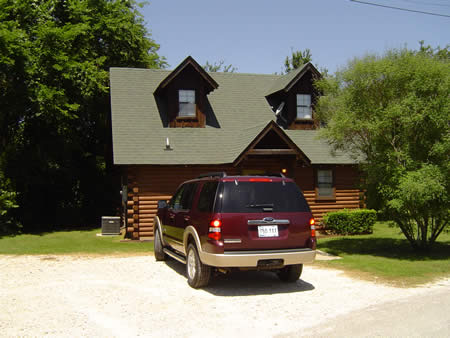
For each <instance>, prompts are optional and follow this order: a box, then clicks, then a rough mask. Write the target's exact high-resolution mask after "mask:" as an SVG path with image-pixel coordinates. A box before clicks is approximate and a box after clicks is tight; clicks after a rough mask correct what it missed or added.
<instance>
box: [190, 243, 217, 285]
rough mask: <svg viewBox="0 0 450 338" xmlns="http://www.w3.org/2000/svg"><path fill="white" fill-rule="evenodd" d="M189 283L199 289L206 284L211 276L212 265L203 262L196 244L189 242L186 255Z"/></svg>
mask: <svg viewBox="0 0 450 338" xmlns="http://www.w3.org/2000/svg"><path fill="white" fill-rule="evenodd" d="M186 274H187V278H188V284H189V285H190V286H192V287H193V288H195V289H197V288H200V287H202V286H206V285H208V283H209V280H210V278H211V267H210V266H208V265H205V264H203V263H202V262H201V261H200V257H199V256H198V252H197V249H196V248H195V245H194V244H192V243H191V244H189V245H188V249H187V257H186Z"/></svg>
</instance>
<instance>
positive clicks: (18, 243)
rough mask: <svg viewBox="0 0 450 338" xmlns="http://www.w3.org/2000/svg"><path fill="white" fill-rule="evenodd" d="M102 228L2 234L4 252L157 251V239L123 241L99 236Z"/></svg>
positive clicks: (39, 253) (0, 244)
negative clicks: (15, 234)
mask: <svg viewBox="0 0 450 338" xmlns="http://www.w3.org/2000/svg"><path fill="white" fill-rule="evenodd" d="M98 233H101V229H100V228H99V229H94V230H82V231H75V230H74V231H55V232H50V233H43V234H39V235H28V234H26V235H18V236H5V237H0V254H6V255H44V254H100V255H101V254H137V253H143V254H145V253H148V252H151V251H153V242H132V243H131V242H128V243H124V242H120V240H122V239H123V236H101V237H100V236H97V234H98Z"/></svg>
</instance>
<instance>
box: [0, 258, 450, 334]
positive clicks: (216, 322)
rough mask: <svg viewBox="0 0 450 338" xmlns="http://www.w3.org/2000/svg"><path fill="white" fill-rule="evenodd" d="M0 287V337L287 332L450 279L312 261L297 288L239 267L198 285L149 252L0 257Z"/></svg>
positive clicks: (449, 286)
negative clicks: (368, 273) (358, 272)
mask: <svg viewBox="0 0 450 338" xmlns="http://www.w3.org/2000/svg"><path fill="white" fill-rule="evenodd" d="M0 286H1V288H0V309H1V310H0V336H7V337H9V336H43V335H49V336H59V337H60V336H67V337H69V336H70V337H74V336H90V337H92V336H95V337H114V336H118V337H119V336H127V337H129V336H152V337H232V336H238V337H252V336H258V337H273V336H283V335H289V336H290V337H291V336H296V335H297V334H296V333H298V336H301V335H308V330H306V329H307V328H308V327H317V325H319V324H321V323H324V324H325V323H327V322H328V321H329V320H332V319H333V318H335V317H337V316H341V315H344V314H348V313H350V312H352V311H355V310H364V309H366V308H368V307H370V306H373V305H375V304H380V303H383V302H392V301H393V300H402V301H404V300H405V299H407V297H414V296H416V295H418V296H423V295H425V294H426V293H427V292H435V291H436V290H438V291H440V290H449V294H450V278H449V279H444V280H441V281H440V282H438V283H434V284H430V285H427V286H424V287H420V288H410V289H401V288H395V287H390V286H386V285H381V284H376V283H372V282H366V281H360V280H356V279H351V278H349V277H346V276H344V275H343V274H342V273H341V272H339V271H337V270H329V269H323V268H319V267H317V266H314V265H306V266H305V267H304V269H303V275H302V279H301V280H299V281H298V282H297V283H296V284H283V283H281V282H279V280H278V278H277V277H276V276H275V275H274V274H271V273H267V272H245V273H237V274H231V275H226V276H219V277H217V278H216V279H215V280H214V282H213V284H212V285H211V286H210V287H208V288H206V289H203V290H194V289H192V288H190V287H189V286H188V284H187V282H186V277H185V276H184V265H182V264H180V263H178V262H175V261H169V262H167V263H164V262H163V263H156V262H155V261H154V258H153V257H152V256H145V257H144V256H140V257H136V256H130V257H104V256H103V257H76V256H0ZM316 332H317V331H316ZM349 335H351V334H350V332H349Z"/></svg>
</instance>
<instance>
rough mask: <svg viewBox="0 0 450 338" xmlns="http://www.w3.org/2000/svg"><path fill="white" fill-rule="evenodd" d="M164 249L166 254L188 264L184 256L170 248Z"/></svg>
mask: <svg viewBox="0 0 450 338" xmlns="http://www.w3.org/2000/svg"><path fill="white" fill-rule="evenodd" d="M163 251H164V253H165V254H166V255H168V256H170V257H172V258H173V259H175V260H177V261H178V262H180V263H183V264H186V260H185V259H184V257H181V256H179V255H177V254H176V253H174V252H172V251H170V250H169V249H163Z"/></svg>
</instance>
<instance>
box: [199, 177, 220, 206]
mask: <svg viewBox="0 0 450 338" xmlns="http://www.w3.org/2000/svg"><path fill="white" fill-rule="evenodd" d="M217 184H218V183H217V182H206V183H205V184H203V187H202V191H201V192H200V197H199V198H198V207H197V208H198V210H199V211H204V212H211V211H212V210H213V207H214V199H215V197H216V190H217Z"/></svg>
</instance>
